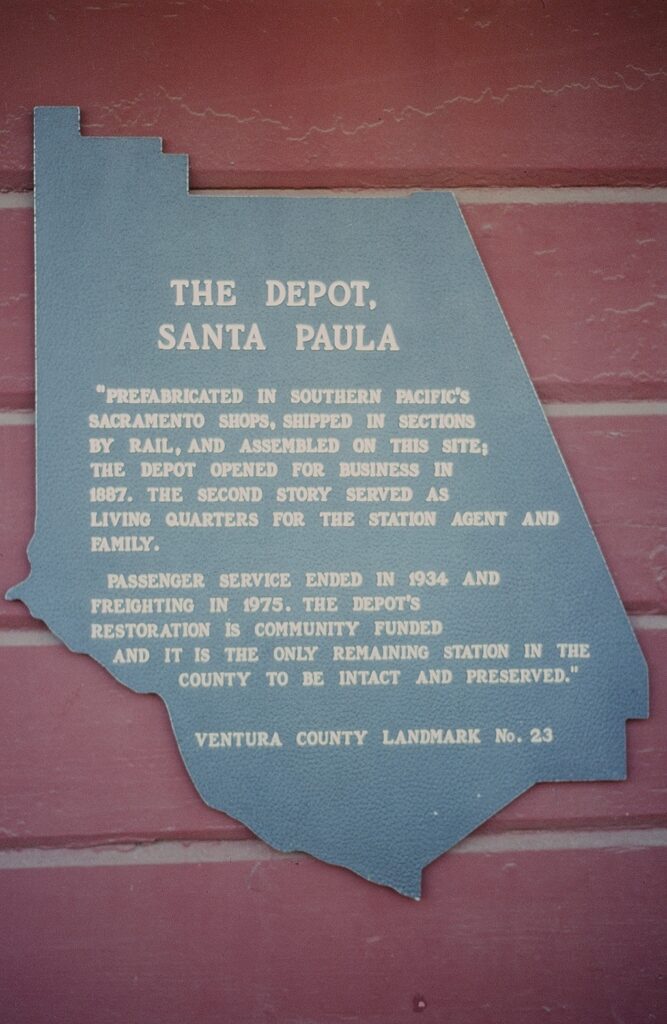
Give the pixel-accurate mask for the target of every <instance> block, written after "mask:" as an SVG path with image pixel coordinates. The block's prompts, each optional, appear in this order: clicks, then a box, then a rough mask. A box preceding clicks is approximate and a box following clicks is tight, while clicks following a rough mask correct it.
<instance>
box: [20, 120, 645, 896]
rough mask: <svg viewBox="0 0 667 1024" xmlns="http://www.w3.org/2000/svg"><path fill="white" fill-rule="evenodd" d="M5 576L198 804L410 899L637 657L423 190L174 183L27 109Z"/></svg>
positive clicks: (563, 752) (609, 731)
mask: <svg viewBox="0 0 667 1024" xmlns="http://www.w3.org/2000/svg"><path fill="white" fill-rule="evenodd" d="M35 119H36V149H35V163H36V325H37V327H36V329H37V496H38V506H37V519H36V526H35V535H34V537H33V540H32V541H31V544H30V548H29V556H30V562H31V573H30V576H29V577H28V579H27V580H26V581H25V582H24V583H22V584H20V585H18V586H17V587H15V588H14V589H13V590H12V591H11V592H10V596H11V597H15V598H20V599H21V600H22V601H24V602H25V603H26V604H27V605H28V607H29V609H30V610H31V612H32V614H33V615H34V616H36V617H38V618H40V619H43V620H44V622H46V624H47V625H48V626H49V628H50V629H51V630H52V631H53V632H54V633H55V634H56V635H57V636H58V637H60V638H61V639H62V640H63V642H64V643H65V644H66V645H67V646H68V647H69V648H71V649H72V650H73V651H79V652H82V653H84V654H87V655H90V656H91V657H93V658H94V659H95V660H96V661H98V662H99V663H101V664H102V665H104V666H105V667H106V668H107V669H108V671H109V672H110V673H112V675H113V676H114V677H115V678H116V679H117V680H118V681H119V682H121V683H122V684H124V685H125V686H127V687H130V688H131V689H132V690H135V691H137V692H138V693H146V692H150V693H157V694H159V695H160V696H161V697H162V698H163V700H164V701H165V703H166V705H167V707H168V709H169V715H170V718H171V722H172V724H173V729H174V733H175V737H176V740H177V742H178V746H179V749H180V752H181V755H182V757H183V760H184V762H185V765H186V767H187V770H188V772H189V774H190V776H191V778H192V781H193V783H194V785H195V786H196V788H197V790H198V792H199V793H200V795H201V797H202V799H203V800H204V801H206V803H207V804H209V805H211V806H212V807H214V808H217V809H219V810H223V811H226V812H228V813H229V814H231V815H233V816H234V817H235V818H238V819H239V820H241V821H242V822H244V823H245V824H246V825H248V826H249V827H250V828H251V829H252V830H253V831H254V832H255V833H256V834H257V835H258V836H261V837H262V838H263V839H265V840H266V841H267V842H268V843H270V844H271V845H272V846H274V847H276V848H278V849H280V850H302V851H307V852H309V853H311V854H313V855H314V856H316V857H318V858H320V859H322V860H325V861H329V862H331V863H334V864H338V865H343V866H345V867H347V868H350V869H352V870H353V871H355V872H357V873H358V874H360V875H362V876H363V877H364V878H367V879H369V880H371V881H373V882H377V883H380V884H384V885H388V886H392V887H393V888H394V889H396V890H398V891H399V892H401V893H404V894H408V895H410V896H413V897H416V896H418V895H419V892H420V880H421V871H422V868H423V867H424V866H425V865H426V864H428V863H429V862H430V861H432V860H433V859H434V858H436V857H438V856H439V855H440V854H442V853H443V852H444V851H445V850H447V849H448V848H449V847H451V846H452V845H453V844H455V843H456V842H457V841H458V840H460V839H461V838H462V837H463V836H465V835H467V834H468V833H470V832H471V831H472V830H473V829H475V828H476V827H477V826H478V825H479V824H480V823H482V822H483V821H485V820H486V819H487V818H489V817H490V816H491V815H493V814H494V813H495V812H496V811H497V810H499V809H500V808H501V807H503V806H504V805H505V804H507V803H508V802H509V801H511V800H512V799H513V798H515V797H517V796H518V795H519V794H520V793H522V792H523V791H524V790H526V789H528V788H529V787H530V786H532V785H533V784H535V783H538V782H540V781H546V780H549V781H553V780H555V781H568V780H577V779H587V780H596V779H622V778H624V777H625V723H626V720H627V719H628V718H637V717H644V716H645V715H646V714H647V688H646V669H645V665H644V662H643V659H642V656H641V653H640V651H639V648H638V645H637V643H636V640H635V637H634V634H633V632H632V630H631V628H630V625H629V623H628V620H627V618H626V615H625V613H624V611H623V608H622V606H621V603H620V601H619V598H618V595H617V593H616V590H615V589H614V585H613V583H612V581H611V579H610V576H609V573H608V571H607V568H606V566H605V564H604V561H603V558H602V556H601V553H600V550H599V548H598V546H597V543H596V541H595V538H594V536H593V534H592V532H591V529H590V526H589V524H588V522H587V519H586V516H585V513H584V511H583V509H582V507H581V504H580V502H579V499H578V497H577V495H576V493H575V490H574V487H573V484H572V482H571V480H570V477H569V476H568V473H567V470H566V468H565V466H564V464H563V461H562V458H561V456H560V453H559V451H558V449H557V446H556V443H555V441H554V438H553V436H552V434H551V431H550V428H549V425H548V423H547V421H546V419H545V416H544V414H543V412H542V409H541V406H540V404H539V402H538V399H537V397H536V395H535V392H534V390H533V388H532V385H531V383H530V380H529V378H528V376H527V374H526V371H525V368H524V366H523V364H522V362H521V359H520V357H519V354H518V352H517V349H516V347H515V344H514V342H513V339H512V337H511V335H510V333H509V330H508V327H507V325H506V323H505V321H504V318H503V315H502V312H501V310H500V308H499V306H498V304H497V301H496V299H495V297H494V295H493V292H492V290H491V287H490V284H489V281H488V279H487V277H486V274H485V272H484V269H483V267H482V265H481V263H480V260H479V257H478V255H477V253H476V251H475V248H474V245H473V243H472V241H471V238H470V236H469V234H468V231H467V229H466V226H465V222H464V221H463V219H462V217H461V214H460V212H459V209H458V206H457V203H456V200H455V198H454V197H453V196H452V195H451V194H448V193H443V192H435V193H417V194H412V195H407V196H405V197H402V196H396V195H392V196H387V197H380V196H371V197H366V198H364V197H360V196H336V195H332V196H321V195H320V196H316V197H312V198H304V197H294V196H290V195H289V194H286V195H259V196H251V197H241V196H236V195H229V196H220V195H215V196H205V195H193V194H190V193H189V192H188V183H187V174H188V172H187V161H186V158H185V157H183V156H178V155H168V154H165V153H163V152H162V149H161V143H160V140H159V139H148V138H141V139H137V138H115V139H110V138H92V137H82V136H81V134H80V131H79V124H78V111H77V110H76V109H75V108H40V109H38V110H37V111H36V114H35Z"/></svg>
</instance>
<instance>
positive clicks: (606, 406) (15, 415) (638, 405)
mask: <svg viewBox="0 0 667 1024" xmlns="http://www.w3.org/2000/svg"><path fill="white" fill-rule="evenodd" d="M542 408H543V410H544V412H545V414H546V415H547V416H549V417H551V418H553V419H564V418H566V417H582V418H584V417H595V416H614V417H623V416H667V401H660V400H659V399H655V400H653V399H638V400H637V401H627V402H544V403H542ZM34 422H35V413H34V412H33V411H32V409H16V410H13V409H7V410H4V411H2V410H0V427H26V426H32V425H33V424H34Z"/></svg>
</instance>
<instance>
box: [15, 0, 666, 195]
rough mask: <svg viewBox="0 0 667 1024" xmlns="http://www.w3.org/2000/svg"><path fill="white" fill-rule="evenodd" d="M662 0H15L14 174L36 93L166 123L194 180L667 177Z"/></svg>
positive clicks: (109, 121)
mask: <svg viewBox="0 0 667 1024" xmlns="http://www.w3.org/2000/svg"><path fill="white" fill-rule="evenodd" d="M664 14H665V12H664V6H663V5H662V4H661V3H660V0H640V2H638V3H633V4H631V5H630V4H627V3H626V2H625V0H610V2H608V3H605V4H603V3H601V2H595V3H592V4H591V3H589V4H581V3H578V2H577V0H560V2H559V3H558V4H551V5H548V6H545V5H544V4H538V3H535V4H531V5H526V4H517V3H514V2H512V0H502V2H499V3H496V4H488V3H483V2H480V0H476V2H474V3H470V4H468V5H467V6H465V7H463V6H461V5H460V4H443V3H441V2H440V0H423V2H420V3H418V4H415V3H412V2H411V0H388V2H387V3H383V4H376V3H372V2H370V0H331V2H328V3H326V4H313V3H311V2H309V0H283V2H282V3H280V4H275V3H262V4H257V3H255V4H254V5H253V7H252V16H250V15H249V12H248V5H247V2H246V0H228V2H226V3H224V4H220V5H218V4H216V5H210V6H208V7H205V8H202V6H201V5H200V4H199V3H198V2H195V0H184V2H182V3H173V4H168V5H167V6H166V8H165V5H164V4H155V3H151V2H148V3H143V4H131V5H128V4H99V5H93V4H86V3H84V2H83V0H78V2H70V0H50V2H49V3H48V4H47V3H45V2H36V3H31V4H21V3H13V4H5V5H3V12H2V29H3V31H2V35H1V37H0V60H1V63H2V67H3V69H4V83H5V84H4V90H3V93H4V95H3V99H4V105H3V113H2V116H1V117H0V188H5V189H7V188H14V189H17V188H18V189H20V188H27V187H29V185H30V168H31V144H30V121H31V117H30V112H31V109H32V107H33V105H35V104H72V105H78V104H83V109H84V125H85V127H86V130H87V131H89V132H91V133H94V134H97V135H105V134H117V133H125V134H136V133H139V134H141V133H149V134H151V133H152V134H160V135H164V136H165V137H166V146H167V149H168V150H170V151H178V152H187V153H190V154H191V157H192V183H193V186H194V187H211V186H212V187H240V188H248V187H250V188H259V187H292V188H299V187H317V186H321V187H334V188H335V187H340V186H362V187H365V186H388V185H392V186H413V185H419V186H429V187H442V186H448V185H462V184H474V185H492V184H498V183H502V184H516V185H528V184H549V183H551V184H558V185H563V184H595V183H611V184H627V183H637V184H656V183H659V182H663V181H664V180H665V171H664V167H665V162H666V158H667V138H666V136H665V133H664V131H663V130H662V129H663V116H664V107H665V97H666V88H667V77H666V76H665V72H664V69H663V64H664V47H665V17H664ZM46 54H48V56H49V59H48V60H45V55H46ZM193 62H196V68H197V73H196V74H193V73H192V72H193ZM35 68H39V75H38V76H35Z"/></svg>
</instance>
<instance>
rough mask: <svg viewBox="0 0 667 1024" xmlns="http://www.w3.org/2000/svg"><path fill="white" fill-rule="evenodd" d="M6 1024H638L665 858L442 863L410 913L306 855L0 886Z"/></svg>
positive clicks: (660, 984) (666, 925)
mask: <svg viewBox="0 0 667 1024" xmlns="http://www.w3.org/2000/svg"><path fill="white" fill-rule="evenodd" d="M0 894H1V898H2V906H3V924H4V927H3V939H4V941H3V946H4V954H3V975H4V978H3V989H4V993H3V1003H4V1006H5V1011H6V1014H7V1019H8V1020H11V1021H12V1024H47V1022H48V1024H89V1022H90V1021H92V1020H94V1021H96V1024H125V1022H126V1021H132V1022H133V1024H153V1022H155V1021H159V1022H160V1024H182V1022H183V1021H197V1024H220V1022H221V1021H229V1022H239V1024H240V1022H243V1024H294V1022H295V1021H304V1022H305V1021H307V1022H309V1024H344V1022H346V1024H349V1022H351V1021H354V1022H355V1024H384V1022H387V1021H391V1022H392V1024H412V1022H413V1021H414V1020H415V1019H419V1018H418V1016H417V1015H418V1014H420V1013H423V1014H424V1017H423V1019H424V1020H434V1021H456V1024H497V1022H498V1021H512V1022H514V1024H535V1022H538V1021H549V1022H550V1024H580V1022H581V1021H582V1020H586V1022H587V1024H609V1022H610V1021H623V1022H624V1024H648V1022H651V1021H653V1022H658V1021H661V1020H664V1019H665V1016H666V1015H667V988H666V987H665V983H664V972H665V968H666V967H667V963H666V960H665V940H666V939H667V921H666V918H665V914H664V906H665V899H666V898H667V849H665V848H664V847H663V848H657V849H655V848H654V849H634V850H633V849H630V850H628V849H626V850H623V851H622V852H621V851H620V850H615V849H607V850H595V849H583V850H570V851H540V852H532V853H525V852H511V853H504V854H488V855H477V854H467V855H465V856H456V855H452V856H450V857H448V858H444V859H441V860H440V861H439V862H436V864H435V865H433V866H432V867H431V868H429V869H427V872H426V884H425V893H424V899H423V900H422V902H421V903H415V902H413V901H410V900H407V899H405V898H403V897H400V896H397V895H396V894H395V893H392V892H390V891H389V890H386V889H380V888H379V887H377V886H373V885H369V884H368V883H366V882H363V881H361V880H360V879H358V878H356V877H355V876H353V875H352V874H351V873H349V872H347V871H344V870H342V869H339V868H332V867H329V866H327V865H325V864H320V863H316V862H313V861H311V860H309V859H308V858H298V859H297V858H295V859H281V860H265V861H255V862H236V863H225V864H186V865H169V866H159V867H153V866H141V867H112V868H108V867H107V868H103V867H99V868H98V867H87V868H78V869H77V868H63V869H51V870H40V869H36V870H23V871H3V872H1V873H0Z"/></svg>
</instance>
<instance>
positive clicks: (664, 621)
mask: <svg viewBox="0 0 667 1024" xmlns="http://www.w3.org/2000/svg"><path fill="white" fill-rule="evenodd" d="M628 618H629V619H630V622H631V623H632V625H633V626H634V628H635V629H646V630H662V629H667V614H665V615H629V616H628ZM64 646H65V644H63V643H62V641H61V640H59V639H58V637H57V636H54V634H53V633H51V632H50V630H48V629H46V628H44V629H33V628H31V627H27V628H26V629H23V628H19V629H14V628H9V629H6V628H4V627H3V626H2V625H0V647H64ZM74 653H76V654H78V653H84V654H85V653H87V652H85V651H84V652H79V651H75V652H74Z"/></svg>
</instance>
